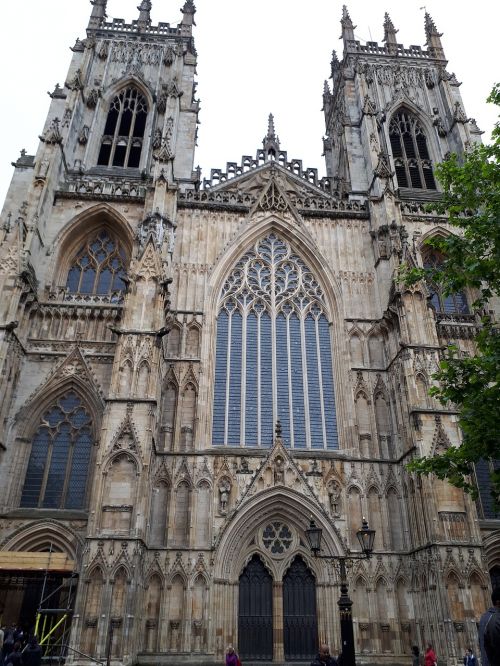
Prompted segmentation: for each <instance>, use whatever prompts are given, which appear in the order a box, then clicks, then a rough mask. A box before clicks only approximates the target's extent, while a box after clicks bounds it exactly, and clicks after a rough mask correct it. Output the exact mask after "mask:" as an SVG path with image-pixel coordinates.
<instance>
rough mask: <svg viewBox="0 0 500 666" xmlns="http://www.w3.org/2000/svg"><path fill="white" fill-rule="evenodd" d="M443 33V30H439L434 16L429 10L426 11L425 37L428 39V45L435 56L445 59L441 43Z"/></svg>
mask: <svg viewBox="0 0 500 666" xmlns="http://www.w3.org/2000/svg"><path fill="white" fill-rule="evenodd" d="M442 34H443V33H442V32H438V31H437V28H436V24H435V23H434V20H433V18H432V16H431V15H430V14H429V13H428V12H425V37H426V39H427V47H428V48H429V52H430V54H431V56H432V57H433V58H443V59H444V50H443V45H442V43H441V36H442Z"/></svg>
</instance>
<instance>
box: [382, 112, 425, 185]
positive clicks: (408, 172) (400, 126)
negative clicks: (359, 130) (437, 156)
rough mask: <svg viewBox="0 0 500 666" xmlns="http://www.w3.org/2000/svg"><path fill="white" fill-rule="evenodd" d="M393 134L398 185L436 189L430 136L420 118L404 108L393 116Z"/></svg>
mask: <svg viewBox="0 0 500 666" xmlns="http://www.w3.org/2000/svg"><path fill="white" fill-rule="evenodd" d="M389 136H390V140H391V148H392V157H393V160H394V168H395V170H396V178H397V181H398V187H407V188H412V189H417V190H435V189H436V182H435V180H434V174H433V172H432V162H431V159H430V156H429V149H428V147H427V138H426V136H425V133H424V131H423V129H422V126H421V125H420V123H419V121H418V119H417V118H416V117H415V116H414V115H413V114H411V113H410V112H409V111H406V110H405V109H402V110H401V111H399V112H398V113H396V114H395V115H394V116H393V118H392V120H391V123H390V126H389Z"/></svg>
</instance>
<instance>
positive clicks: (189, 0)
mask: <svg viewBox="0 0 500 666" xmlns="http://www.w3.org/2000/svg"><path fill="white" fill-rule="evenodd" d="M181 12H182V14H183V17H182V23H183V24H184V25H196V23H195V22H194V15H195V14H196V7H195V6H194V2H193V0H186V2H185V3H184V7H183V8H182V9H181Z"/></svg>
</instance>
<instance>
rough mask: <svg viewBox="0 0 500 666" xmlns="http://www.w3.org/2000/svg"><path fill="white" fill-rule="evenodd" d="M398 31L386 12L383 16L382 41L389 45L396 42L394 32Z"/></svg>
mask: <svg viewBox="0 0 500 666" xmlns="http://www.w3.org/2000/svg"><path fill="white" fill-rule="evenodd" d="M397 32H398V31H397V30H396V28H395V27H394V23H393V22H392V21H391V17H390V16H389V14H388V13H387V12H386V13H385V16H384V42H385V43H386V44H387V46H389V44H397V39H396V33H397Z"/></svg>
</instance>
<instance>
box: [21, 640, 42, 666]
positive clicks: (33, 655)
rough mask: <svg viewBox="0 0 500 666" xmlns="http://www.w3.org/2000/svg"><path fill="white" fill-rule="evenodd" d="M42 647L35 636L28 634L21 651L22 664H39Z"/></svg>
mask: <svg viewBox="0 0 500 666" xmlns="http://www.w3.org/2000/svg"><path fill="white" fill-rule="evenodd" d="M41 663H42V648H41V647H40V645H39V643H38V639H37V637H36V636H30V639H29V641H28V645H27V646H26V647H25V649H24V651H23V658H22V666H41Z"/></svg>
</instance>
